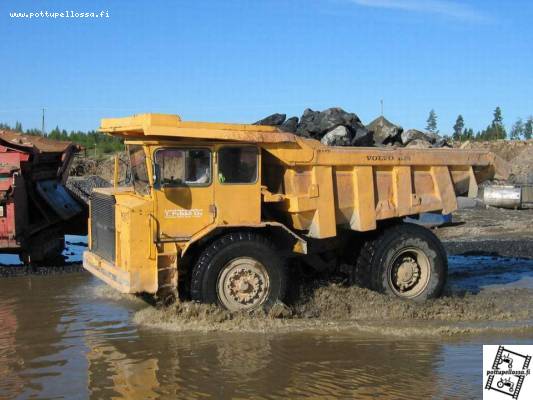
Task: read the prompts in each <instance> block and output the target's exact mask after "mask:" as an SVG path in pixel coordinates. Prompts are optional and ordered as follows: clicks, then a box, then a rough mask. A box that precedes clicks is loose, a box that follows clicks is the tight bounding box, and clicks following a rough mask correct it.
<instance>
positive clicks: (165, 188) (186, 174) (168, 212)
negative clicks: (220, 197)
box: [153, 147, 215, 241]
mask: <svg viewBox="0 0 533 400" xmlns="http://www.w3.org/2000/svg"><path fill="white" fill-rule="evenodd" d="M153 160H154V193H155V209H156V210H155V213H156V215H157V217H158V218H157V220H158V225H159V226H158V229H157V231H158V240H159V241H165V240H169V241H172V240H187V239H189V238H190V237H191V236H193V235H194V234H196V233H197V232H199V231H200V230H202V229H203V228H205V227H207V226H209V225H211V224H212V223H213V222H214V220H215V206H214V193H213V177H212V175H213V173H212V171H213V168H212V164H213V161H212V151H211V149H210V148H207V147H162V148H158V149H156V150H155V152H154V157H153Z"/></svg>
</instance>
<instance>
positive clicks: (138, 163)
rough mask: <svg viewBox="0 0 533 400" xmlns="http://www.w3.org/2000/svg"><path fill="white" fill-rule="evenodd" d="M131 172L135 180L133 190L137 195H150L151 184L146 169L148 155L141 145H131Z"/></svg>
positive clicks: (129, 148) (129, 149)
mask: <svg viewBox="0 0 533 400" xmlns="http://www.w3.org/2000/svg"><path fill="white" fill-rule="evenodd" d="M128 151H129V154H130V170H131V178H132V180H133V188H134V189H135V192H136V193H139V194H148V193H150V182H149V181H148V169H147V168H146V154H145V153H144V149H143V147H142V146H140V145H129V146H128Z"/></svg>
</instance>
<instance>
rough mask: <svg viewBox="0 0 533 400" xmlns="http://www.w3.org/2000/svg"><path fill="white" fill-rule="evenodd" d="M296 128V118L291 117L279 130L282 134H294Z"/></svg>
mask: <svg viewBox="0 0 533 400" xmlns="http://www.w3.org/2000/svg"><path fill="white" fill-rule="evenodd" d="M297 128H298V117H291V118H289V119H287V120H286V121H285V122H284V123H282V124H281V126H280V129H281V130H282V131H284V132H291V133H294V132H296V129H297Z"/></svg>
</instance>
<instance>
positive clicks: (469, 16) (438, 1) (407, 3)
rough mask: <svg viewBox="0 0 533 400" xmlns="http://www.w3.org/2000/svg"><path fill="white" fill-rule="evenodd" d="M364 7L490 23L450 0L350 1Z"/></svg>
mask: <svg viewBox="0 0 533 400" xmlns="http://www.w3.org/2000/svg"><path fill="white" fill-rule="evenodd" d="M350 1H351V2H352V3H355V4H357V5H360V6H364V7H375V8H393V9H398V10H404V11H415V12H424V13H431V14H440V15H445V16H447V17H452V18H456V19H462V20H470V21H476V22H489V20H490V18H489V17H488V16H486V15H484V14H483V13H481V12H479V11H477V10H475V9H473V8H472V7H470V6H469V5H467V4H464V3H458V2H454V1H448V0H350Z"/></svg>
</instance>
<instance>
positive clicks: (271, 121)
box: [253, 113, 287, 126]
mask: <svg viewBox="0 0 533 400" xmlns="http://www.w3.org/2000/svg"><path fill="white" fill-rule="evenodd" d="M285 118H287V114H278V113H276V114H272V115H269V116H268V117H266V118H263V119H260V120H259V121H257V122H254V123H253V125H269V126H279V125H281V124H283V122H284V121H285Z"/></svg>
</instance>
